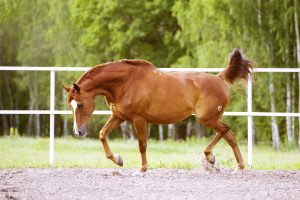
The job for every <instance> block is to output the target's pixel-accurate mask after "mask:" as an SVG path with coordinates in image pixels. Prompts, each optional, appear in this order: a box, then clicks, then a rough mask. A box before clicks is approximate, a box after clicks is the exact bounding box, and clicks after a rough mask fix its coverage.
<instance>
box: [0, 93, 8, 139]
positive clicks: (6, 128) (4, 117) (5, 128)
mask: <svg viewBox="0 0 300 200" xmlns="http://www.w3.org/2000/svg"><path fill="white" fill-rule="evenodd" d="M2 109H4V105H3V101H2V93H1V89H0V110H2ZM1 118H2V126H3V133H4V135H5V136H8V134H9V128H8V122H7V118H6V115H1Z"/></svg>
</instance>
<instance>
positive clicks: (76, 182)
mask: <svg viewBox="0 0 300 200" xmlns="http://www.w3.org/2000/svg"><path fill="white" fill-rule="evenodd" d="M134 172H135V170H133V169H82V168H73V169H0V199H51V200H52V199H58V200H62V199H72V200H73V199H89V200H90V199H243V200H244V199H280V200H284V199H300V171H279V170H276V171H254V170H249V171H244V173H243V174H231V173H230V172H229V171H223V172H218V173H208V172H207V171H204V170H176V169H150V170H149V171H148V172H147V173H146V175H145V176H143V177H142V176H133V175H132V174H133V173H134Z"/></svg>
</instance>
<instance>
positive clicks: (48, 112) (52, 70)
mask: <svg viewBox="0 0 300 200" xmlns="http://www.w3.org/2000/svg"><path fill="white" fill-rule="evenodd" d="M88 69H90V68H88V67H13V66H2V67H1V66H0V71H49V72H50V110H0V114H15V115H22V114H25V115H27V114H45V115H50V144H49V162H50V164H53V163H54V118H55V115H57V114H72V113H71V111H68V110H55V72H56V71H71V72H74V71H87V70H88ZM160 69H161V70H162V71H181V72H182V71H194V72H220V71H222V70H223V68H160ZM254 72H281V73H289V72H296V73H300V69H299V68H257V69H255V71H254ZM94 114H97V115H109V114H111V111H107V110H96V111H94ZM224 115H227V116H247V120H248V165H249V166H250V167H251V166H252V122H253V119H252V117H253V116H268V117H270V116H275V117H285V116H291V117H300V113H280V112H252V80H251V77H249V79H248V85H247V112H225V113H224Z"/></svg>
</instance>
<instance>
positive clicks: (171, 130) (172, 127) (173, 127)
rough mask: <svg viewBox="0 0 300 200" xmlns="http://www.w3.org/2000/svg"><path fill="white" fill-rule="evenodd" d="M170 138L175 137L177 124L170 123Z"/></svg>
mask: <svg viewBox="0 0 300 200" xmlns="http://www.w3.org/2000/svg"><path fill="white" fill-rule="evenodd" d="M168 138H171V139H175V124H168Z"/></svg>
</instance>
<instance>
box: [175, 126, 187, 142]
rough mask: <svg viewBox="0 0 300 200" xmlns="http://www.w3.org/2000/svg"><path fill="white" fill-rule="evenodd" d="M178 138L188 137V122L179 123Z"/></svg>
mask: <svg viewBox="0 0 300 200" xmlns="http://www.w3.org/2000/svg"><path fill="white" fill-rule="evenodd" d="M176 139H179V140H182V139H183V140H185V139H186V124H184V123H180V124H178V125H177V131H176Z"/></svg>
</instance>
